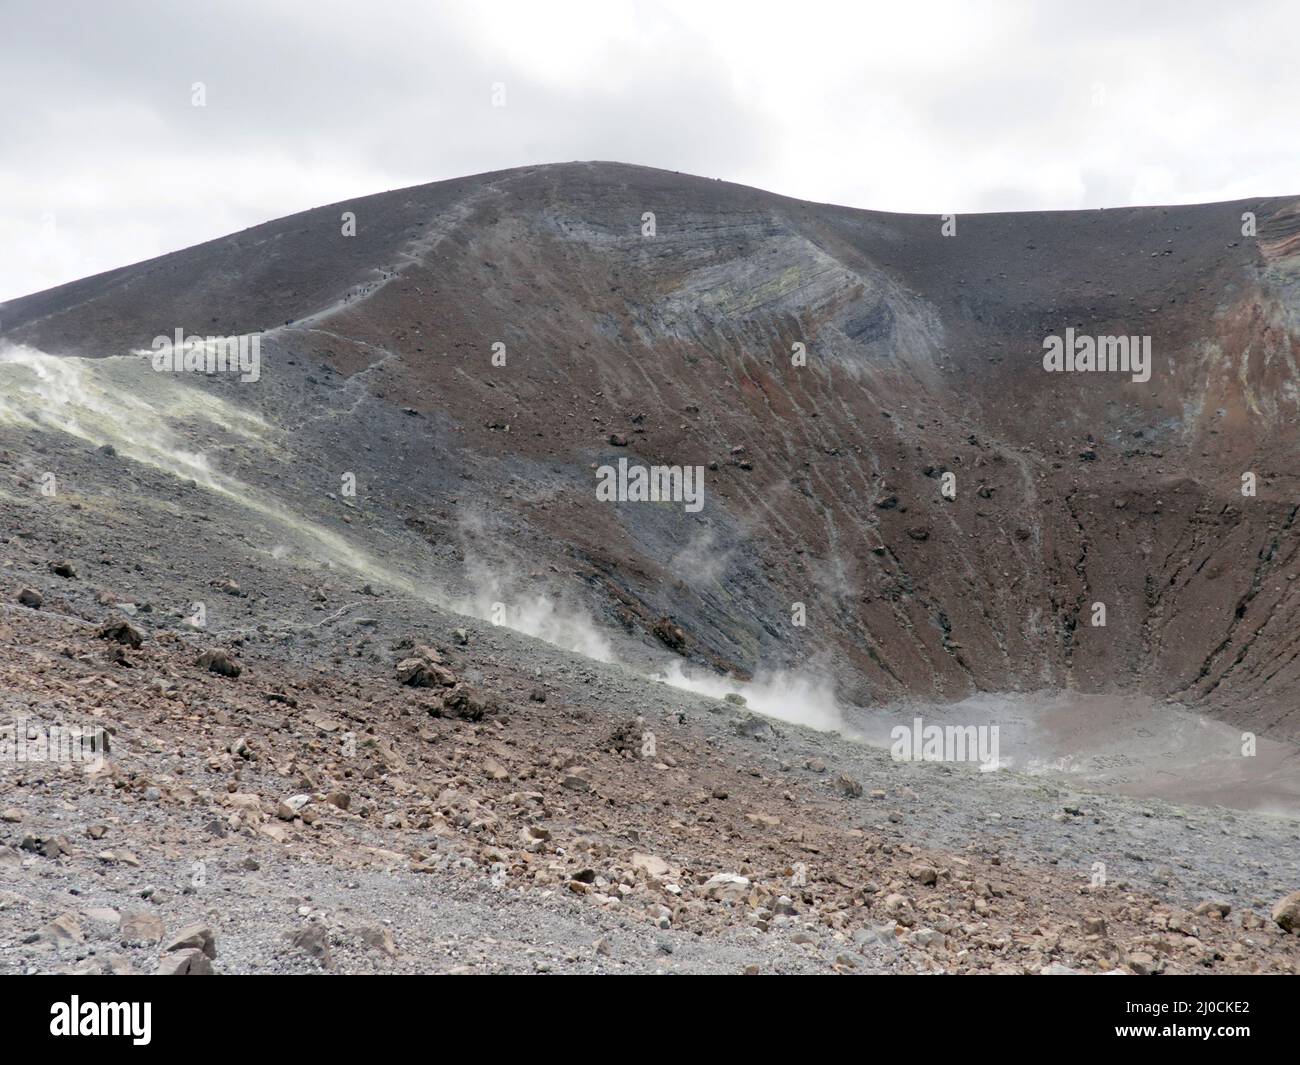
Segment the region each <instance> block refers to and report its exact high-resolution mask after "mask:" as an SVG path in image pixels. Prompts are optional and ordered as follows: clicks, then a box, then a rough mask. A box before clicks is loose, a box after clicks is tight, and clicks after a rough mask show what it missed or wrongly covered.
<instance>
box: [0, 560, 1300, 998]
mask: <svg viewBox="0 0 1300 1065" xmlns="http://www.w3.org/2000/svg"><path fill="white" fill-rule="evenodd" d="M75 581H76V578H66V579H60V578H59V577H57V576H53V575H51V576H50V577H49V578H48V580H47V581H46V582H45V583H46V585H47V590H46V591H44V592H42V591H41V589H38V588H31V589H30V591H32V592H36V593H37V596H36V597H33V596H31V595H28V596H27V597H26V598H27V600H28V602H35V601H37V599H38V598H39V600H40V602H41V606H40V607H39V608H33V607H31V606H23V605H20V604H18V603H17V602H16V598H17V595H18V592H17V591H14V590H12V589H11V592H10V594H9V595H8V596H7V598H8V599H9V600H10V604H9V605H7V606H6V607H5V609H4V613H3V615H2V620H0V646H2V647H3V657H2V659H0V661H2V662H3V666H2V667H0V691H3V702H4V711H5V714H6V716H10V715H13V716H20V715H25V716H26V717H27V718H28V719H29V720H31V721H43V722H46V723H51V722H52V721H53V720H54V719H55V718H58V719H61V720H62V721H64V722H65V723H67V722H74V723H82V724H90V723H93V724H96V725H101V726H103V727H104V728H105V729H106V730H107V731H108V733H109V751H108V755H107V757H106V759H105V760H104V762H103V763H102V764H64V765H56V764H51V763H37V762H28V763H25V764H9V765H6V766H5V768H4V770H3V776H2V777H0V795H2V796H3V805H4V809H3V812H2V813H0V817H2V818H3V821H2V822H0V841H2V842H3V848H4V849H3V850H2V851H0V876H2V877H3V880H0V884H2V885H3V894H0V971H5V972H50V971H77V972H101V971H105V972H155V971H164V972H175V971H181V972H189V973H199V972H206V971H208V970H209V969H213V970H215V971H216V972H220V973H242V972H313V971H320V970H325V971H338V972H638V971H669V972H723V973H726V972H734V973H740V972H765V973H773V972H842V973H878V972H899V973H909V972H919V973H938V972H949V973H965V972H972V973H979V972H984V973H1046V974H1051V973H1064V972H1073V971H1078V972H1092V973H1103V972H1126V973H1148V972H1187V973H1198V972H1200V973H1205V972H1264V973H1295V972H1300V937H1297V936H1296V935H1294V934H1288V932H1287V931H1286V929H1285V928H1284V927H1283V926H1284V925H1288V926H1291V927H1294V926H1295V921H1296V919H1297V904H1298V903H1300V896H1292V897H1291V898H1290V901H1289V902H1287V903H1282V904H1280V905H1279V903H1280V900H1282V899H1283V896H1286V895H1287V894H1288V893H1289V892H1291V891H1294V890H1295V888H1296V883H1297V879H1296V874H1295V871H1296V869H1297V858H1298V856H1300V826H1297V824H1296V822H1294V821H1292V820H1289V819H1285V818H1273V817H1268V816H1264V815H1257V814H1244V813H1234V812H1231V811H1223V810H1217V809H1212V808H1179V807H1176V806H1172V805H1169V804H1166V803H1162V802H1158V801H1136V800H1133V799H1127V798H1122V797H1116V796H1103V795H1096V794H1086V793H1080V792H1077V791H1068V790H1065V789H1063V788H1062V787H1061V786H1060V784H1059V783H1055V782H1050V781H1045V780H1042V779H1038V778H1029V777H1021V776H1017V775H1014V774H1010V773H1001V772H999V773H984V774H981V773H977V772H974V771H967V770H964V769H959V768H956V767H951V766H936V765H927V764H897V763H894V762H893V761H891V760H890V758H889V755H888V753H887V752H884V751H881V750H878V749H875V748H866V747H861V746H859V745H855V744H852V743H848V742H845V741H844V740H843V739H841V738H840V737H838V736H837V735H834V734H827V733H818V732H813V731H811V730H807V729H803V728H800V727H796V726H787V725H784V724H781V723H778V722H773V721H771V720H769V719H767V718H763V717H759V716H757V715H754V714H752V713H750V712H749V711H748V710H747V709H746V708H745V707H743V706H740V705H737V704H736V703H734V702H728V701H719V700H712V699H706V698H702V697H698V696H693V695H691V694H689V693H685V692H682V691H678V690H676V689H671V688H668V687H666V686H663V685H649V684H647V682H646V681H645V680H644V678H642V677H640V676H637V675H635V674H631V673H629V672H627V671H625V670H623V669H621V668H620V667H618V666H611V665H604V664H600V663H593V662H589V661H585V660H582V659H579V658H575V657H573V656H571V655H567V654H565V653H563V652H560V651H557V650H555V649H554V648H552V647H549V646H547V645H545V644H541V643H538V642H537V641H533V640H530V639H528V638H526V637H522V636H519V635H517V634H515V633H512V632H510V631H508V630H504V629H496V628H493V627H492V626H490V625H484V624H482V623H477V622H473V623H466V621H465V619H463V618H460V617H457V616H455V615H438V614H436V613H433V612H429V613H426V614H425V615H424V617H423V619H422V621H421V622H420V623H419V624H417V623H415V620H414V618H411V617H408V615H409V614H410V613H411V611H413V610H415V609H417V608H416V607H414V606H413V605H412V604H410V603H385V602H384V601H382V600H381V601H379V602H374V601H373V600H372V601H371V602H368V603H365V605H366V606H367V613H373V614H380V613H383V614H387V615H388V616H389V619H388V620H386V621H379V620H376V619H371V618H364V617H357V616H355V614H356V612H355V611H354V612H352V613H353V614H354V617H353V618H352V623H350V624H348V623H342V618H343V616H345V614H346V611H344V612H342V613H339V612H338V611H337V609H332V610H330V612H329V613H330V614H335V613H339V616H338V617H337V618H336V619H335V621H334V622H332V623H326V624H323V625H322V626H321V628H320V632H321V641H320V645H319V646H318V648H317V652H316V653H315V654H314V655H313V656H312V657H311V658H310V659H309V660H305V661H304V660H301V659H298V660H295V661H287V660H286V657H287V656H286V655H285V654H284V652H283V651H282V650H277V648H276V647H274V646H264V645H259V644H256V643H248V644H246V645H245V646H238V645H234V644H232V645H229V646H227V647H225V648H222V653H221V654H218V655H215V656H213V655H208V656H207V657H204V654H203V653H204V652H205V651H207V650H210V649H212V646H213V641H212V639H211V637H210V636H208V635H207V634H205V633H201V632H194V631H190V632H185V631H182V630H179V629H176V630H173V629H171V628H168V627H164V626H154V625H152V624H151V623H150V619H149V613H150V612H145V613H140V612H139V610H138V608H137V610H136V613H135V616H134V617H133V618H132V617H128V616H127V614H126V613H124V612H123V611H122V610H121V609H120V608H101V609H100V610H98V611H95V610H93V609H87V610H85V611H83V613H85V614H90V615H94V616H90V617H81V616H77V615H76V614H64V613H60V612H57V611H55V610H54V609H52V608H51V606H50V601H52V600H58V599H59V598H60V596H59V593H60V592H61V591H62V590H63V589H62V587H59V586H57V585H56V583H55V582H58V585H62V586H66V585H67V584H69V583H73V582H75ZM344 599H345V603H346V602H349V601H352V602H363V603H364V602H365V601H366V600H368V599H372V597H370V596H366V595H365V594H364V592H363V591H362V590H361V589H360V588H357V589H351V590H349V593H348V594H347V595H346V596H345V597H344ZM330 605H331V607H332V605H333V604H330ZM340 605H345V604H340ZM385 606H388V607H390V608H391V611H390V610H385V609H383V608H384V607H385ZM420 609H423V608H420ZM394 615H396V616H394ZM399 632H404V633H405V635H399ZM359 633H366V634H367V635H366V636H364V637H360V638H359ZM137 636H139V637H141V641H140V644H139V646H134V643H135V640H136V638H137ZM362 640H364V642H365V645H366V646H367V647H368V648H372V649H375V650H376V651H377V652H378V651H379V650H380V649H382V653H377V654H375V656H374V657H377V658H379V659H380V661H378V662H375V661H372V660H371V658H370V657H358V656H359V655H361V654H362V652H361V651H360V650H359V649H358V647H359V643H360V642H361V641H362ZM200 662H205V663H207V665H206V667H205V666H204V665H201V664H200ZM506 662H508V663H509V664H508V665H507V664H503V663H506ZM214 668H215V670H217V671H214ZM236 668H238V670H239V672H238V675H237V676H230V675H225V674H228V673H233V672H234V670H235V669H236ZM223 669H224V670H225V673H224V674H223V673H222V672H220V670H223ZM651 733H652V734H653V742H652V744H651V742H650V741H649V740H648V739H647V735H648V734H651ZM651 746H653V751H652V752H651ZM643 752H645V754H643ZM1096 862H1102V863H1104V864H1105V876H1104V879H1099V878H1096V877H1095V876H1094V874H1095V873H1096V871H1097V867H1096V866H1095V864H1094V863H1096ZM1094 880H1096V881H1097V882H1094ZM1275 907H1276V913H1274V909H1275ZM210 955H215V957H210Z"/></svg>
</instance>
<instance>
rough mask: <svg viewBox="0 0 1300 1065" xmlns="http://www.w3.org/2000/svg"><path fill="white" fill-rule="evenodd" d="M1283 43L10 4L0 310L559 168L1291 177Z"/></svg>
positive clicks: (946, 208)
mask: <svg viewBox="0 0 1300 1065" xmlns="http://www.w3.org/2000/svg"><path fill="white" fill-rule="evenodd" d="M1294 34H1295V14H1294V8H1293V6H1291V5H1289V4H1288V3H1287V2H1285V0H1233V2H1232V3H1223V2H1219V0H1214V2H1208V3H1201V2H1195V0H1182V2H1176V3H1162V2H1156V0H1124V2H1119V3H1112V2H1109V0H1087V2H1083V3H1080V2H1078V0H1068V2H1062V3H1046V2H1043V3H1034V4H1030V3H1014V2H1008V0H1004V2H1000V3H977V2H971V0H966V2H954V3H929V2H923V0H895V2H891V3H876V2H872V0H865V2H864V0H841V2H838V3H823V2H818V0H781V2H775V3H767V2H765V0H743V2H730V0H728V2H721V0H664V2H653V3H652V2H649V0H596V2H592V3H567V2H563V0H556V2H553V3H542V2H538V0H531V2H523V3H516V2H513V0H467V2H429V0H425V2H418V0H364V2H355V0H354V2H351V3H348V2H343V0H222V2H219V3H217V2H213V3H198V2H193V0H187V2H182V3H175V2H155V0H113V2H111V3H110V2H106V0H0V102H2V104H3V106H0V226H2V227H3V233H4V239H3V243H0V248H2V249H3V252H4V254H3V255H0V299H7V298H12V297H14V296H18V295H22V294H25V293H28V292H33V291H37V290H39V289H43V288H47V287H49V286H51V285H55V284H59V283H62V282H65V281H71V280H74V279H76V278H78V277H83V276H85V275H87V274H92V273H96V272H98V271H101V270H106V269H110V268H112V267H114V266H121V265H124V264H126V263H130V262H135V261H138V260H140V259H145V258H149V257H151V256H154V255H158V254H161V253H163V252H166V251H171V250H174V249H177V248H182V247H186V246H188V245H190V244H194V243H197V242H199V241H201V240H206V239H209V238H212V237H216V236H220V235H222V234H224V233H228V232H230V231H232V230H236V229H242V228H243V227H245V226H249V225H253V224H255V223H258V222H262V221H266V220H267V219H270V218H276V217H279V216H281V215H284V214H290V213H292V212H294V211H298V210H303V209H305V208H308V207H313V206H317V205H319V204H323V203H330V202H333V201H336V200H341V199H346V198H350V197H355V196H360V195H364V194H367V193H372V192H380V191H383V190H385V189H390V188H395V187H399V186H403V185H412V184H418V183H420V182H425V181H435V180H438V179H441V178H448V177H456V176H459V175H462V174H472V173H479V172H482V171H487V170H496V169H501V168H503V167H511V166H520V165H524V164H529V163H548V162H561V161H567V160H572V159H612V160H620V161H623V162H631V163H642V164H646V165H650V166H658V167H664V168H667V169H670V170H681V171H686V172H690V173H695V174H703V175H706V176H709V177H721V178H724V179H727V180H730V181H738V182H743V183H745V184H749V185H756V186H759V187H761V188H764V189H769V190H772V191H775V192H780V193H784V194H787V195H791V196H799V197H803V198H807V199H814V200H825V201H831V202H834V203H841V204H849V205H852V206H856V207H871V208H876V209H880V210H896V211H922V212H930V213H935V214H939V213H945V212H953V211H955V212H972V211H991V210H1035V209H1046V208H1072V207H1100V206H1107V207H1110V206H1119V205H1123V204H1133V203H1188V202H1197V201H1206V200H1221V199H1235V198H1239V197H1245V196H1256V195H1285V194H1291V193H1300V177H1298V175H1300V168H1297V162H1300V136H1297V135H1296V134H1297V128H1296V118H1295V115H1296V101H1297V100H1300V64H1298V63H1297V62H1296V58H1295V51H1294ZM195 82H202V83H203V86H204V92H205V94H206V101H205V102H206V106H203V107H196V106H193V103H192V99H193V89H192V86H193V84H194V83H195ZM495 83H502V84H504V86H505V104H506V106H504V107H494V106H493V99H492V96H493V86H494V84H495Z"/></svg>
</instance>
